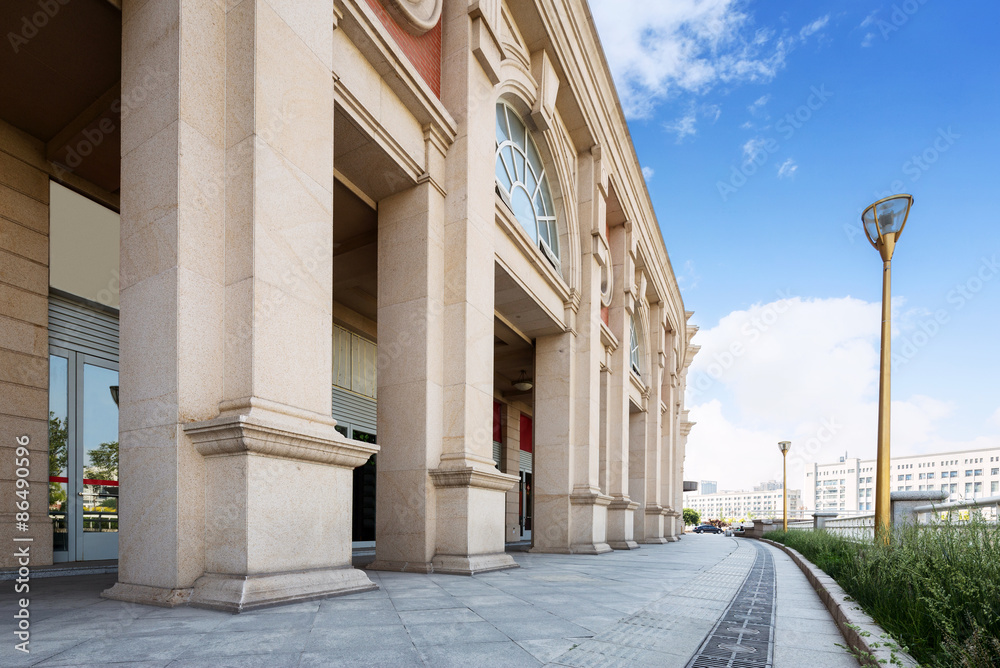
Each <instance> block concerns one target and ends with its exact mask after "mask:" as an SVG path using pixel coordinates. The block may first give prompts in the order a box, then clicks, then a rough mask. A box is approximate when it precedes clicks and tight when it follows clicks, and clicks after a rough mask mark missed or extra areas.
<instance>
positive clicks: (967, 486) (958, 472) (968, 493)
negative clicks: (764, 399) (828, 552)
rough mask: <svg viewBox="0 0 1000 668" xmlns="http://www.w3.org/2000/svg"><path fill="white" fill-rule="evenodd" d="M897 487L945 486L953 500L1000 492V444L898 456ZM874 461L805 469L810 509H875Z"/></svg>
mask: <svg viewBox="0 0 1000 668" xmlns="http://www.w3.org/2000/svg"><path fill="white" fill-rule="evenodd" d="M889 466H890V469H891V474H892V477H891V480H892V491H893V492H896V491H907V492H909V491H924V490H942V491H946V492H948V495H949V498H950V499H952V500H959V499H962V500H966V499H967V500H972V499H976V498H982V497H984V496H996V495H998V494H1000V448H988V449H985V450H963V451H959V452H943V453H937V454H931V455H914V456H910V457H893V458H892V459H891V460H890V462H889ZM875 468H876V462H875V460H874V459H859V458H857V457H853V458H848V457H844V458H841V460H840V461H839V462H836V463H833V464H813V465H812V467H811V469H807V470H806V481H805V489H804V494H803V502H804V507H805V508H806V509H807V510H838V511H857V512H867V511H874V510H875Z"/></svg>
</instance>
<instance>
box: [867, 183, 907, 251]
mask: <svg viewBox="0 0 1000 668" xmlns="http://www.w3.org/2000/svg"><path fill="white" fill-rule="evenodd" d="M911 206H913V197H912V196H911V195H905V194H902V195H892V196H890V197H885V198H883V199H880V200H879V201H877V202H875V203H874V204H872V205H870V206H869V207H868V208H867V209H865V212H864V213H863V214H861V221H862V222H863V223H864V228H865V236H867V237H868V241H869V242H870V243H871V245H872V246H874V247H875V250H877V251H878V252H879V254H881V255H882V260H884V261H885V262H888V261H889V260H891V259H892V252H893V250H895V247H896V240H897V239H899V235H901V234H902V233H903V228H904V227H905V226H906V219H907V217H908V216H909V215H910V207H911Z"/></svg>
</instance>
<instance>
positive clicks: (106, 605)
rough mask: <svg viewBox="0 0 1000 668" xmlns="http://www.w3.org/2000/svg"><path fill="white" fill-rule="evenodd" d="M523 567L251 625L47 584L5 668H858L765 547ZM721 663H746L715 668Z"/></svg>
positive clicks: (2, 610)
mask: <svg viewBox="0 0 1000 668" xmlns="http://www.w3.org/2000/svg"><path fill="white" fill-rule="evenodd" d="M514 558H515V559H516V560H517V561H518V563H519V564H520V565H521V568H519V569H516V570H511V571H501V572H498V573H487V574H484V575H478V576H474V577H462V576H449V575H417V574H403V573H385V572H373V573H371V577H372V580H373V581H375V582H376V583H377V584H378V585H379V589H378V590H377V591H372V592H368V593H364V594H358V595H353V596H344V597H338V598H330V599H325V600H322V601H310V602H306V603H298V604H293V605H287V606H282V607H277V608H270V609H266V610H258V611H253V612H247V613H243V614H241V615H230V614H226V613H220V612H215V611H209V610H199V609H195V608H174V609H165V608H154V607H149V606H141V605H134V604H128V603H122V602H119V601H106V600H104V599H100V598H98V596H97V594H98V593H99V592H100V591H101V590H102V589H104V588H106V587H108V586H110V585H111V584H112V583H113V582H114V579H115V578H114V576H113V575H86V576H72V577H64V578H50V579H36V580H33V581H32V583H31V586H32V591H31V606H30V610H31V631H32V635H31V649H32V652H31V654H30V655H25V654H23V653H20V652H16V651H14V650H13V642H14V641H13V635H12V634H11V631H12V630H13V627H12V626H11V624H12V622H11V613H12V611H13V609H14V601H13V598H14V597H13V595H11V594H10V593H5V594H4V596H3V597H2V598H0V619H4V620H7V621H5V622H4V624H5V625H7V630H5V631H4V632H3V633H2V634H0V637H6V638H7V640H5V641H4V644H3V646H0V665H3V666H28V665H32V666H33V665H38V666H89V665H94V666H97V665H100V666H136V667H139V666H142V667H149V668H153V667H160V666H168V665H169V666H171V667H172V668H176V667H181V666H190V667H193V666H212V667H217V668H224V667H226V666H240V667H243V666H248V667H254V666H261V667H264V666H266V667H268V668H271V667H282V666H302V667H306V666H392V667H397V666H399V667H402V666H421V667H424V666H426V667H434V668H437V667H446V666H461V667H463V668H468V667H473V666H489V667H490V668H494V667H499V666H518V667H522V666H542V665H545V666H553V667H563V666H571V667H576V668H585V667H589V666H601V667H603V666H622V667H625V666H628V667H632V666H659V667H676V668H685V667H690V668H694V667H696V666H701V665H705V666H709V665H711V666H718V665H727V663H728V665H730V666H733V667H734V668H735V667H737V666H746V667H754V668H757V667H760V668H764V667H765V666H771V665H773V666H775V667H776V668H798V667H800V666H810V667H818V668H828V667H829V668H838V667H840V666H852V667H854V666H857V665H858V664H857V662H856V661H855V660H854V659H853V658H851V657H850V655H848V654H846V653H845V652H844V650H842V649H841V648H839V647H838V646H837V644H838V643H840V644H843V642H844V641H843V639H842V638H841V636H840V634H839V633H838V631H837V628H836V626H835V625H834V623H833V621H832V619H831V618H830V616H829V614H828V613H827V612H826V609H825V608H824V607H823V606H822V604H821V603H820V601H819V597H818V596H817V595H816V594H815V592H813V591H812V589H811V588H810V586H809V584H808V582H807V581H806V579H805V577H804V576H803V575H802V573H801V571H799V569H798V567H796V566H795V564H793V563H792V562H791V560H790V559H789V558H788V557H787V556H785V554H784V553H782V552H780V551H778V550H775V549H774V548H771V547H768V546H766V545H763V544H760V543H757V542H756V541H751V540H749V539H734V538H725V537H723V536H717V535H704V536H695V535H688V536H685V537H684V539H683V540H682V541H681V542H679V543H673V544H668V545H655V546H644V547H643V548H642V549H640V550H634V551H631V552H615V553H613V554H607V555H602V556H585V555H572V556H569V555H566V556H564V555H538V554H524V553H518V554H515V555H514ZM768 566H769V567H770V568H771V569H772V570H770V571H768V570H767V567H768ZM775 574H776V577H777V587H774V581H775ZM0 586H3V587H4V588H6V587H12V586H13V583H10V582H4V583H0ZM737 594H739V595H737ZM768 601H771V602H770V603H768ZM768 605H770V606H771V607H767V606H768ZM720 620H721V621H720ZM772 629H773V632H772ZM765 636H767V638H765ZM720 652H721V653H723V654H725V655H726V656H728V657H731V659H732V660H731V661H729V662H727V663H711V662H708V663H706V662H705V661H707V659H706V658H705V657H709V656H712V655H718V654H719V653H720ZM698 657H702V658H701V659H700V661H701V662H699V658H698ZM769 658H773V663H771V662H769V660H768V659H769Z"/></svg>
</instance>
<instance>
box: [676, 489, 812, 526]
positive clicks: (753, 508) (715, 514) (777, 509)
mask: <svg viewBox="0 0 1000 668" xmlns="http://www.w3.org/2000/svg"><path fill="white" fill-rule="evenodd" d="M703 484H704V483H703ZM765 485H766V483H765ZM758 487H760V485H758ZM782 500H783V498H782V490H781V489H780V488H779V489H776V490H758V489H755V490H753V491H749V490H743V491H737V492H732V491H723V492H716V493H711V494H703V493H701V494H685V495H684V507H685V508H693V509H694V510H697V511H698V512H699V513H700V514H701V518H702V520H719V519H724V520H731V519H735V520H749V519H753V518H771V519H774V518H778V517H781V513H782ZM801 508H802V492H801V491H800V490H797V489H790V490H788V514H789V516H793V515H795V514H796V513H798V512H799V510H800V509H801Z"/></svg>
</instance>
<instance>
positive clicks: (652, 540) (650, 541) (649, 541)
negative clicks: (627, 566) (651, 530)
mask: <svg viewBox="0 0 1000 668" xmlns="http://www.w3.org/2000/svg"><path fill="white" fill-rule="evenodd" d="M639 542H640V543H642V544H643V545H663V544H664V543H669V542H670V541H669V540H668V539H666V538H664V537H663V536H651V537H649V538H643V539H642V540H640V541H639Z"/></svg>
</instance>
